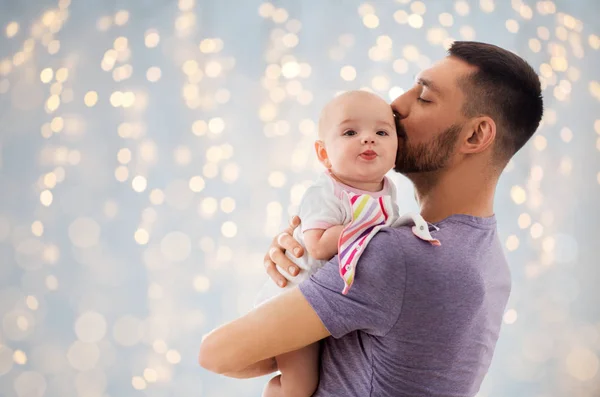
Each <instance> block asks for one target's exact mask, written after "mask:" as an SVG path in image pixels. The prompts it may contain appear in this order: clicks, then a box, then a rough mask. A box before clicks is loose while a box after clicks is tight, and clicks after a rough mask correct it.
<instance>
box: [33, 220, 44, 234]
mask: <svg viewBox="0 0 600 397" xmlns="http://www.w3.org/2000/svg"><path fill="white" fill-rule="evenodd" d="M31 233H32V234H33V235H34V236H36V237H41V236H42V234H44V224H43V223H42V222H40V221H35V222H33V223H32V224H31Z"/></svg>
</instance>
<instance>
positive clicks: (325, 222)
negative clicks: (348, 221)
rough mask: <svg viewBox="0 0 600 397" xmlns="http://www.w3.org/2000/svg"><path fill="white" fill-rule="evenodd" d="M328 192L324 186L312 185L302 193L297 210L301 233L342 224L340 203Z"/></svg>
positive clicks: (342, 215)
mask: <svg viewBox="0 0 600 397" xmlns="http://www.w3.org/2000/svg"><path fill="white" fill-rule="evenodd" d="M329 190H330V189H328V187H326V186H319V185H314V186H311V187H309V188H308V189H307V190H306V192H305V193H304V196H303V197H302V201H301V202H300V208H299V210H298V216H299V217H300V221H301V227H302V231H303V232H305V231H307V230H311V229H329V228H330V227H331V226H335V225H342V224H343V220H344V213H343V207H342V203H341V201H340V199H338V198H336V197H335V195H334V194H333V192H332V191H329Z"/></svg>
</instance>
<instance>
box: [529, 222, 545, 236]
mask: <svg viewBox="0 0 600 397" xmlns="http://www.w3.org/2000/svg"><path fill="white" fill-rule="evenodd" d="M529 232H530V234H531V237H533V238H534V239H537V238H540V237H542V234H543V233H544V227H543V226H542V225H541V224H539V223H534V224H533V226H531V229H529Z"/></svg>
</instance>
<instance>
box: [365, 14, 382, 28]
mask: <svg viewBox="0 0 600 397" xmlns="http://www.w3.org/2000/svg"><path fill="white" fill-rule="evenodd" d="M362 21H363V24H364V25H365V26H366V27H367V28H369V29H375V28H376V27H377V26H379V18H377V15H375V14H367V15H365V16H364V17H363V18H362Z"/></svg>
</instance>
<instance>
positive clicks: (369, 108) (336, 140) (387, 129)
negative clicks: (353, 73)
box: [319, 91, 398, 183]
mask: <svg viewBox="0 0 600 397" xmlns="http://www.w3.org/2000/svg"><path fill="white" fill-rule="evenodd" d="M319 127H320V136H321V140H322V142H323V145H324V148H325V151H326V156H327V160H326V161H322V162H323V164H324V165H325V166H327V167H328V168H330V169H331V171H332V172H333V173H334V174H335V175H337V176H340V177H342V178H343V179H344V180H346V181H348V182H352V181H354V182H361V183H364V182H379V181H381V180H382V179H383V176H384V175H385V174H386V173H387V172H388V171H389V170H390V169H391V168H392V167H393V166H394V164H395V161H396V152H397V149H398V137H397V135H396V128H395V124H394V115H393V113H392V109H391V107H390V105H388V104H387V103H386V102H385V101H384V100H383V99H381V98H380V97H378V96H376V95H374V94H371V93H367V92H364V91H353V92H349V93H345V94H342V95H340V96H339V97H338V98H336V99H334V100H333V101H332V102H331V103H329V104H328V105H327V106H326V107H325V109H324V111H323V114H322V118H321V122H320V125H319Z"/></svg>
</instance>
